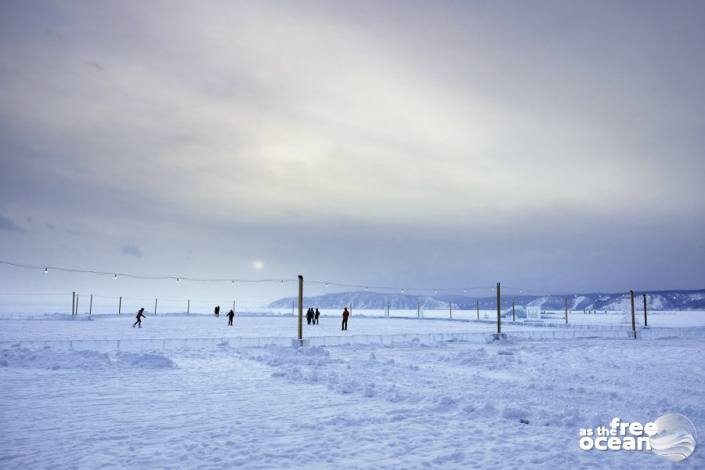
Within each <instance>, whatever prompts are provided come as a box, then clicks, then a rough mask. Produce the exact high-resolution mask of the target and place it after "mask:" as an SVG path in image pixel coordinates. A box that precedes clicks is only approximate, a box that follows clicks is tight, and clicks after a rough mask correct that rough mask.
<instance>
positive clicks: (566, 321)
mask: <svg viewBox="0 0 705 470" xmlns="http://www.w3.org/2000/svg"><path fill="white" fill-rule="evenodd" d="M563 306H564V307H565V324H566V325H567V324H568V297H565V298H564V299H563Z"/></svg>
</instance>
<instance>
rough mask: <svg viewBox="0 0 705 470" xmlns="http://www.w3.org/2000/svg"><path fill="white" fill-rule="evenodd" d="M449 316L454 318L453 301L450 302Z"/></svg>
mask: <svg viewBox="0 0 705 470" xmlns="http://www.w3.org/2000/svg"><path fill="white" fill-rule="evenodd" d="M448 316H450V319H451V320H452V319H453V304H452V303H451V302H448Z"/></svg>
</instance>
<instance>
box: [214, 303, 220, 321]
mask: <svg viewBox="0 0 705 470" xmlns="http://www.w3.org/2000/svg"><path fill="white" fill-rule="evenodd" d="M213 313H214V314H215V316H216V318H218V317H219V316H220V305H216V306H215V308H214V309H213Z"/></svg>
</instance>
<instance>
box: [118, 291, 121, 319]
mask: <svg viewBox="0 0 705 470" xmlns="http://www.w3.org/2000/svg"><path fill="white" fill-rule="evenodd" d="M121 313H122V296H120V300H119V301H118V315H120V314H121Z"/></svg>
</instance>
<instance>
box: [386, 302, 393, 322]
mask: <svg viewBox="0 0 705 470" xmlns="http://www.w3.org/2000/svg"><path fill="white" fill-rule="evenodd" d="M391 308H392V305H391V304H390V303H389V300H387V318H389V313H390V312H389V311H390V310H391Z"/></svg>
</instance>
